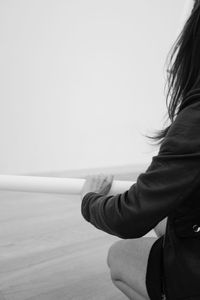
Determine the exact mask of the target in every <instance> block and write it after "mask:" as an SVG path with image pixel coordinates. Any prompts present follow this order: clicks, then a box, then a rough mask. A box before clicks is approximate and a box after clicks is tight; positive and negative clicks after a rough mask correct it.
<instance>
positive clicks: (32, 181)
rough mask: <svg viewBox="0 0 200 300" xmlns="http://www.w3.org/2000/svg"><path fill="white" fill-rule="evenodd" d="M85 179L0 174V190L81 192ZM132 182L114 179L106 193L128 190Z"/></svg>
mask: <svg viewBox="0 0 200 300" xmlns="http://www.w3.org/2000/svg"><path fill="white" fill-rule="evenodd" d="M84 183H85V179H79V178H58V177H38V176H21V175H0V190H8V191H21V192H33V193H55V194H81V191H82V188H83V185H84ZM133 184H134V182H132V181H118V180H114V181H113V184H112V187H111V189H110V192H109V194H108V195H115V194H120V193H123V192H125V191H126V190H128V189H129V188H130V187H131V186H132V185H133Z"/></svg>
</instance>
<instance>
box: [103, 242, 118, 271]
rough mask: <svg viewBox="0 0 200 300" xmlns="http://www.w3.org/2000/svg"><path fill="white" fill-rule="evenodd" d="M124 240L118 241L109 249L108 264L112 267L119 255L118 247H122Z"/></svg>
mask: <svg viewBox="0 0 200 300" xmlns="http://www.w3.org/2000/svg"><path fill="white" fill-rule="evenodd" d="M121 242H122V241H117V242H115V243H114V244H112V246H111V247H110V248H109V250H108V255H107V265H108V267H109V268H110V269H111V268H112V267H113V265H114V264H115V261H116V259H117V256H118V253H117V252H118V248H119V247H120V245H121Z"/></svg>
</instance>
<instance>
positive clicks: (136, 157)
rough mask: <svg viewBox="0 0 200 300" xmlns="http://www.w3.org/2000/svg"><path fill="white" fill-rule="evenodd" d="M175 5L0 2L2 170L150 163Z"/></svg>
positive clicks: (107, 0) (178, 7)
mask: <svg viewBox="0 0 200 300" xmlns="http://www.w3.org/2000/svg"><path fill="white" fill-rule="evenodd" d="M182 7H183V0H176V1H174V0H165V1H164V0H163V1H160V0H152V1H149V0H145V1H136V0H84V1H83V0H74V1H72V0H32V1H30V0H18V1H16V0H6V1H0V53H1V55H0V81H1V88H0V138H1V142H0V173H23V172H39V171H51V170H65V169H66V170H67V169H80V168H89V167H98V166H99V167H102V166H114V165H123V164H134V163H143V162H144V163H146V162H150V160H151V157H152V156H153V155H154V154H155V153H156V152H157V150H158V149H157V148H153V147H151V146H150V145H149V144H148V140H147V139H146V138H145V137H144V136H143V134H150V133H151V131H152V130H155V129H160V127H161V126H162V121H163V117H164V113H165V111H166V109H165V95H164V84H165V69H164V63H165V59H166V56H167V54H168V51H169V50H170V47H171V45H172V42H173V41H174V38H175V37H176V35H175V34H176V30H177V26H178V23H179V19H180V15H181V11H182Z"/></svg>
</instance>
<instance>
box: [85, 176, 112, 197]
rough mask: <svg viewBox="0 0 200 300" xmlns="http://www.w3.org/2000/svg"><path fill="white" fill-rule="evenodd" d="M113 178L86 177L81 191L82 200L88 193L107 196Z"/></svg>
mask: <svg viewBox="0 0 200 300" xmlns="http://www.w3.org/2000/svg"><path fill="white" fill-rule="evenodd" d="M113 178H114V175H105V174H99V175H89V176H87V177H86V182H85V183H84V186H83V188H82V191H81V196H82V199H83V197H84V196H85V195H86V194H87V193H89V192H93V193H99V194H103V195H107V194H108V193H109V191H110V189H111V186H112V182H113Z"/></svg>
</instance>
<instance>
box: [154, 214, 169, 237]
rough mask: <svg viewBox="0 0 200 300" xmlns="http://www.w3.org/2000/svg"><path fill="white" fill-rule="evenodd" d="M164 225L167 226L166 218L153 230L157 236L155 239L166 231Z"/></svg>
mask: <svg viewBox="0 0 200 300" xmlns="http://www.w3.org/2000/svg"><path fill="white" fill-rule="evenodd" d="M166 225H167V218H165V219H163V220H162V221H161V222H160V223H158V225H156V227H155V228H154V231H155V233H156V235H157V237H161V236H162V235H164V234H165V231H166Z"/></svg>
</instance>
